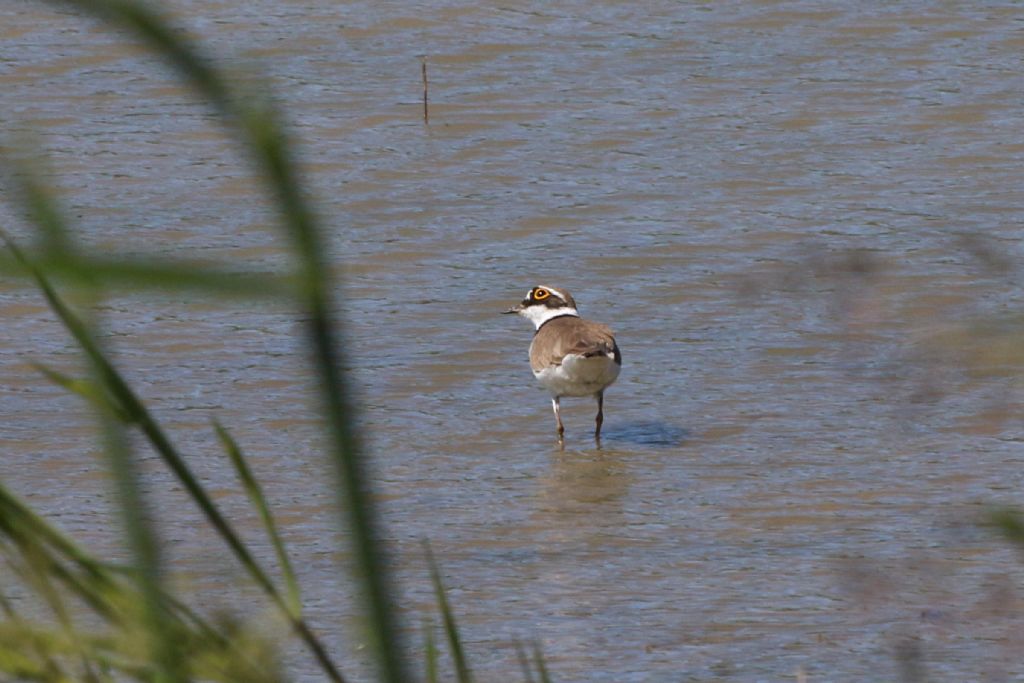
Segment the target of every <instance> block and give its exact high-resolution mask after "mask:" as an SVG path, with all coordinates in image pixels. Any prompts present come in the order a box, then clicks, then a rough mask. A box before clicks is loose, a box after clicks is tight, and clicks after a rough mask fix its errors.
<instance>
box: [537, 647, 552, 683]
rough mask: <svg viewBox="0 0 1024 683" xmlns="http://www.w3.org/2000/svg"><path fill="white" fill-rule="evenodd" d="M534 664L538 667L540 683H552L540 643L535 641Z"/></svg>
mask: <svg viewBox="0 0 1024 683" xmlns="http://www.w3.org/2000/svg"><path fill="white" fill-rule="evenodd" d="M533 664H534V666H536V667H537V674H538V675H539V676H540V683H551V676H550V675H548V667H547V664H545V663H544V653H542V652H541V651H540V642H539V641H536V640H535V641H533Z"/></svg>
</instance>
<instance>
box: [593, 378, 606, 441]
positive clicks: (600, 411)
mask: <svg viewBox="0 0 1024 683" xmlns="http://www.w3.org/2000/svg"><path fill="white" fill-rule="evenodd" d="M594 424H595V425H596V428H595V429H594V439H595V440H596V441H597V442H598V443H599V444H600V443H601V425H602V424H604V390H603V389H602V390H601V391H599V392H597V417H596V418H595V419H594Z"/></svg>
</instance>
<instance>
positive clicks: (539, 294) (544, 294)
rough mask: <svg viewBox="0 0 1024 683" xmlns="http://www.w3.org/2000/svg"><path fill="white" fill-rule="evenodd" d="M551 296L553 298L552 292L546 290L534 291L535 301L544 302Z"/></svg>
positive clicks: (538, 289)
mask: <svg viewBox="0 0 1024 683" xmlns="http://www.w3.org/2000/svg"><path fill="white" fill-rule="evenodd" d="M549 296H551V292H549V291H548V290H546V289H540V288H539V287H538V288H537V289H535V290H533V300H534V301H544V299H547V298H548V297H549Z"/></svg>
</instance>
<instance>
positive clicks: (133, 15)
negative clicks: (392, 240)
mask: <svg viewBox="0 0 1024 683" xmlns="http://www.w3.org/2000/svg"><path fill="white" fill-rule="evenodd" d="M67 1H68V2H70V4H72V5H73V6H76V7H79V8H81V9H84V10H87V11H90V12H93V13H95V14H99V15H100V16H103V17H105V18H107V19H108V20H109V21H110V22H111V23H112V24H114V25H116V26H118V27H120V28H123V29H127V30H128V31H130V32H131V33H133V34H134V35H135V36H136V37H138V38H140V39H141V40H142V42H143V43H144V44H146V45H147V46H148V47H149V48H151V49H152V50H153V51H154V52H156V53H157V54H160V55H161V56H163V57H164V58H165V59H167V60H168V61H169V62H170V63H171V65H172V66H174V67H175V68H176V69H177V70H178V72H179V73H180V74H181V75H182V77H183V78H185V80H186V81H187V82H188V83H190V84H191V85H192V86H193V87H195V88H196V90H197V91H198V92H199V93H200V94H201V95H202V96H204V97H206V98H207V99H208V100H209V101H210V102H211V103H212V104H214V105H215V106H216V107H218V108H219V109H220V110H221V112H222V113H224V114H225V115H226V123H228V125H229V126H232V127H236V128H237V130H238V131H239V132H240V133H241V135H242V138H243V142H244V143H245V144H246V146H247V149H248V151H249V152H250V153H252V155H253V157H254V159H255V160H256V162H257V164H258V166H259V168H260V170H261V172H262V174H263V177H264V180H265V182H266V184H267V187H268V189H269V191H270V192H271V193H273V195H274V196H275V197H276V202H277V205H278V209H279V211H280V214H281V217H282V221H283V225H284V231H285V234H286V235H287V237H288V238H289V240H290V241H291V243H292V245H293V248H294V250H295V253H296V255H297V256H298V258H299V262H300V276H301V283H300V286H301V288H302V296H301V301H300V303H301V304H302V306H303V308H304V309H305V313H306V315H307V317H308V320H309V324H308V335H309V339H310V346H311V349H312V362H313V369H314V372H315V374H316V376H317V377H318V378H319V380H320V388H321V396H322V401H323V406H324V413H325V416H326V418H327V425H328V430H329V434H328V436H329V441H328V443H329V444H330V455H331V458H332V461H333V462H334V465H335V471H336V476H337V478H338V486H337V491H338V499H339V503H340V505H341V507H342V509H343V510H344V511H345V516H346V520H345V521H347V523H348V524H347V525H348V528H349V530H350V533H351V535H352V545H353V549H354V555H355V558H356V566H357V571H358V575H359V579H360V581H361V583H362V584H363V590H362V591H361V594H362V595H363V596H364V601H365V603H366V606H367V609H368V611H369V616H370V623H371V629H370V636H371V638H372V645H373V646H374V652H375V653H376V654H377V658H376V659H377V664H378V668H379V674H380V677H381V679H382V680H383V681H386V682H388V683H405V682H406V681H407V680H409V676H408V675H406V673H405V661H404V658H403V657H402V652H403V649H404V648H403V647H402V639H401V637H400V633H399V630H398V628H397V626H396V620H397V618H396V616H395V613H394V609H393V608H392V605H391V601H390V595H391V589H390V588H391V587H390V577H389V571H388V568H387V566H386V563H385V562H384V552H383V549H382V547H381V544H380V542H379V540H378V539H379V538H380V534H379V532H378V524H379V521H378V519H377V515H376V512H375V510H374V506H373V501H372V500H371V497H370V491H369V486H368V483H367V482H368V477H367V475H366V472H365V469H366V465H365V463H364V462H363V458H362V452H363V451H362V445H361V443H360V440H359V439H358V437H357V434H356V431H355V428H354V419H353V414H354V409H353V405H352V401H351V399H350V398H349V396H348V392H347V387H346V385H345V383H344V382H343V381H342V378H341V368H343V367H345V363H344V358H343V357H342V355H341V351H340V348H341V345H340V344H339V343H338V339H337V337H336V334H337V328H336V325H337V321H335V320H333V319H332V315H331V311H333V310H334V308H333V304H332V301H331V295H330V292H331V291H332V277H331V272H330V270H329V268H328V267H327V263H326V253H327V250H326V249H325V245H324V244H323V243H322V240H321V237H320V233H319V229H318V227H317V222H316V219H315V216H314V214H313V211H312V209H311V208H310V205H309V203H308V201H307V198H306V196H305V194H304V192H303V191H302V189H301V183H300V182H299V176H298V171H297V166H296V164H295V162H294V160H293V159H292V158H291V154H290V150H289V146H288V144H287V136H286V135H285V133H284V128H283V126H282V125H281V124H280V122H279V121H278V118H277V115H276V113H275V112H274V111H273V109H272V108H271V107H270V104H269V102H266V101H263V100H258V99H252V98H250V99H249V100H246V101H243V100H241V99H240V98H237V97H234V96H233V94H232V90H231V88H230V87H229V86H228V82H227V80H226V79H225V78H224V77H223V76H222V75H221V74H220V73H219V72H218V71H216V70H215V69H214V68H213V67H212V66H211V64H210V63H209V62H208V61H207V60H206V59H205V58H203V57H202V56H201V55H200V54H199V52H198V51H197V50H196V49H195V48H194V47H193V46H192V45H191V43H190V42H188V41H187V39H186V38H184V37H183V36H182V35H181V34H180V32H175V31H173V30H172V29H171V28H170V27H169V26H168V25H167V24H166V23H164V21H163V20H162V19H161V18H160V17H159V16H158V15H156V14H155V13H153V12H152V11H150V10H148V9H146V8H144V7H142V6H140V5H138V4H136V3H135V2H130V1H128V0H67Z"/></svg>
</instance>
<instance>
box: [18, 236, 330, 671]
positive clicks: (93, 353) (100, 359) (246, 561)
mask: <svg viewBox="0 0 1024 683" xmlns="http://www.w3.org/2000/svg"><path fill="white" fill-rule="evenodd" d="M0 236H2V234H0ZM4 239H5V240H6V241H7V246H8V248H9V249H10V250H11V251H12V253H14V254H15V256H16V257H17V258H19V259H21V260H22V261H23V262H24V263H25V265H26V267H28V268H29V269H30V270H31V271H32V274H33V277H34V279H35V280H36V284H37V285H38V286H39V288H40V290H41V291H42V292H43V294H44V296H45V297H46V299H47V302H48V303H49V304H50V307H51V308H52V309H53V311H54V312H55V313H56V314H57V317H58V318H59V319H60V320H61V322H62V323H63V324H64V326H65V328H67V329H68V331H69V332H70V333H71V335H72V336H73V337H74V338H75V340H76V341H77V342H78V344H79V346H80V347H81V348H82V350H83V351H84V352H85V354H86V357H87V358H88V359H89V361H90V363H91V364H92V366H93V368H94V372H95V375H96V382H97V383H99V384H101V385H102V386H103V387H104V389H105V393H106V394H108V395H109V396H110V397H111V399H112V400H113V401H114V402H115V405H116V407H117V410H116V412H117V413H118V414H122V415H124V416H125V418H124V419H125V420H127V421H128V422H131V423H134V424H136V425H137V426H138V427H139V428H140V429H141V430H142V432H143V434H144V435H145V436H146V438H147V439H148V440H149V442H150V444H151V445H152V446H153V448H154V450H155V451H156V452H157V454H158V455H159V456H160V457H161V459H162V460H163V462H164V464H165V465H167V467H168V468H169V469H170V470H171V471H172V472H173V473H174V474H175V476H176V477H177V478H178V481H179V482H181V484H182V486H184V488H185V490H186V491H187V492H188V494H189V496H190V497H191V498H192V500H193V501H194V502H195V503H196V505H198V507H199V508H200V510H201V511H202V512H203V514H204V516H205V517H206V519H207V521H208V522H209V523H210V525H211V526H212V527H213V528H214V529H215V530H216V531H217V533H218V534H219V535H220V536H221V538H222V539H223V540H224V541H225V543H226V544H227V545H228V547H229V548H230V549H231V551H232V552H233V553H234V555H235V557H236V558H237V559H238V561H239V562H240V563H241V564H242V566H243V567H244V568H245V569H246V570H247V571H248V572H249V575H250V576H251V577H252V578H253V580H254V581H256V583H257V584H258V585H259V586H260V587H261V588H263V590H264V592H265V593H266V594H267V595H268V596H269V597H270V598H271V600H272V601H273V602H274V604H275V605H276V606H278V607H279V608H280V609H281V610H282V611H283V612H284V614H285V615H286V616H287V617H288V618H289V621H290V622H291V624H292V626H293V627H294V628H295V630H296V632H297V633H298V634H299V636H300V637H301V638H302V639H303V640H304V641H305V642H306V644H307V646H308V647H309V648H310V649H311V651H312V652H313V653H314V656H315V657H316V658H317V661H318V662H319V664H320V665H321V667H322V668H323V669H324V671H325V673H327V674H328V675H329V676H330V677H331V679H332V680H334V681H339V682H340V681H343V680H344V679H343V678H342V676H341V673H340V672H339V671H338V669H337V667H336V666H335V665H334V663H333V662H332V661H331V659H330V657H329V656H328V655H327V652H326V650H325V649H324V648H323V646H322V645H321V643H320V642H319V640H318V639H317V638H316V636H315V635H314V634H313V632H312V630H311V629H310V628H309V625H308V624H306V623H305V622H304V621H303V620H301V619H296V618H294V617H293V616H292V615H291V614H290V612H289V610H288V606H287V605H286V604H285V601H284V598H283V597H282V596H281V594H280V593H279V592H278V590H277V588H276V587H275V586H274V584H273V582H271V581H270V579H269V577H268V576H267V574H266V573H265V572H264V571H263V569H262V568H261V567H260V566H259V564H258V563H257V562H256V560H255V558H254V557H253V556H252V554H251V553H250V552H249V550H248V548H247V547H246V546H245V544H244V543H243V542H242V540H241V537H240V536H239V535H238V534H237V533H236V532H235V531H234V529H233V528H232V526H231V525H230V524H229V523H228V521H227V519H226V518H225V517H224V516H223V515H222V514H221V512H220V511H219V509H218V508H217V507H216V505H214V503H213V500H212V499H211V498H210V496H209V494H208V493H207V492H206V490H205V489H204V488H203V487H202V485H201V484H200V483H199V480H198V479H196V477H195V475H194V474H192V471H191V470H190V469H189V468H188V466H187V465H186V463H185V460H184V458H183V457H182V456H181V455H180V454H179V453H178V451H177V449H176V448H175V447H174V445H173V444H172V443H171V441H170V439H169V438H168V437H167V435H166V434H165V433H164V431H163V429H162V428H161V427H160V425H159V424H158V423H157V422H156V420H155V419H154V418H153V416H152V415H151V414H150V412H149V410H148V409H147V408H146V406H145V405H144V404H143V403H142V401H141V400H140V399H139V398H138V397H137V396H136V395H135V393H134V392H133V391H132V389H131V387H129V386H128V383H127V382H126V381H125V380H124V378H123V377H122V376H121V374H120V373H119V372H118V371H117V369H116V368H115V367H114V365H113V364H112V363H111V362H110V361H109V359H108V358H107V357H106V355H105V354H104V353H103V351H102V350H101V349H100V347H99V345H98V344H97V343H96V341H95V340H94V339H93V338H92V335H91V334H90V333H89V331H88V328H87V327H86V325H85V324H84V323H83V322H82V321H81V320H80V319H79V318H78V317H77V316H75V315H74V313H72V311H71V309H70V308H68V306H67V305H66V304H65V303H64V301H63V300H62V299H61V298H60V297H59V296H58V294H57V292H56V290H54V289H53V287H52V286H51V285H50V283H49V281H48V280H47V278H46V277H45V276H44V275H43V273H42V272H41V271H39V270H38V269H37V268H35V267H34V265H33V264H31V263H30V262H29V261H28V260H27V258H25V256H24V254H23V253H22V252H21V250H20V249H19V248H18V247H17V246H16V245H15V244H14V243H13V242H11V241H10V240H9V239H7V238H6V237H4ZM108 435H109V437H110V438H111V439H112V441H111V447H112V448H114V449H115V451H114V454H115V457H116V465H115V466H116V467H122V468H124V469H123V470H120V471H118V470H115V475H117V476H119V477H124V478H127V477H129V476H130V473H131V464H130V463H128V464H124V463H123V462H122V460H123V458H121V457H117V456H119V455H120V454H119V453H117V451H116V447H117V441H116V439H117V438H118V437H117V433H116V432H114V431H108ZM118 484H119V485H120V486H126V487H130V486H131V482H130V481H127V479H119V480H118ZM122 495H125V496H129V497H131V496H132V495H133V494H132V491H131V490H130V488H126V489H125V490H124V491H122ZM137 504H139V505H141V500H140V501H138V503H137ZM139 509H142V508H141V507H140V508H139ZM142 531H143V530H142V529H139V528H132V529H129V534H133V533H138V534H141V532H142ZM135 541H136V542H140V543H141V542H144V538H143V537H142V536H141V535H140V536H138V537H137V538H135ZM140 551H143V552H145V551H146V549H145V548H141V549H140ZM142 559H143V560H144V561H147V562H148V561H149V560H150V558H149V557H144V558H142Z"/></svg>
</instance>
